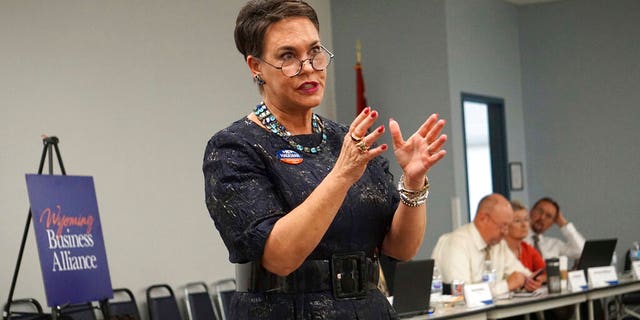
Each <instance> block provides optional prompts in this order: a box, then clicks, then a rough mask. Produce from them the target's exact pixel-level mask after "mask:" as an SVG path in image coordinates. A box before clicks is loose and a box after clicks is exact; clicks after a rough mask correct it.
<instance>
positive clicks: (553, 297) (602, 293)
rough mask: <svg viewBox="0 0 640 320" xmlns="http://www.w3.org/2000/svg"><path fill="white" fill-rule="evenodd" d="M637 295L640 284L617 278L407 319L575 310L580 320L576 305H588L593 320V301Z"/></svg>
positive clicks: (478, 318) (483, 319)
mask: <svg viewBox="0 0 640 320" xmlns="http://www.w3.org/2000/svg"><path fill="white" fill-rule="evenodd" d="M634 291H640V280H634V279H630V278H628V277H626V278H621V279H620V281H619V282H618V284H615V285H610V286H607V287H601V288H591V289H587V290H585V291H578V292H568V291H563V292H561V293H555V294H547V295H543V296H519V295H513V297H511V298H509V299H501V300H496V301H495V302H494V303H493V304H492V305H486V306H478V307H467V306H465V305H464V303H458V304H455V305H449V306H447V305H443V304H436V305H434V307H435V311H434V312H433V313H432V314H425V315H419V316H415V317H411V318H410V320H424V319H439V320H445V319H464V320H488V319H502V318H506V317H512V316H518V315H528V314H531V313H536V312H541V311H544V310H548V309H553V308H558V307H563V306H570V305H573V306H575V315H574V318H575V319H579V318H580V304H581V303H583V302H586V303H587V304H588V310H589V311H588V312H589V319H591V320H593V319H594V310H593V301H595V300H598V299H603V298H610V297H615V296H618V295H622V294H625V293H630V292H634Z"/></svg>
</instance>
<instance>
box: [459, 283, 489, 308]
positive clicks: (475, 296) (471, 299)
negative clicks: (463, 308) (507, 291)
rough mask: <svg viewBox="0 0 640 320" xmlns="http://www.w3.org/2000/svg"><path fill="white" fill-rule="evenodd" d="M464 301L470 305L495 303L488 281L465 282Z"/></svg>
mask: <svg viewBox="0 0 640 320" xmlns="http://www.w3.org/2000/svg"><path fill="white" fill-rule="evenodd" d="M464 301H465V303H466V304H467V306H468V307H477V306H484V305H489V304H493V296H492V295H491V289H490V288H489V283H488V282H481V283H474V284H465V285H464Z"/></svg>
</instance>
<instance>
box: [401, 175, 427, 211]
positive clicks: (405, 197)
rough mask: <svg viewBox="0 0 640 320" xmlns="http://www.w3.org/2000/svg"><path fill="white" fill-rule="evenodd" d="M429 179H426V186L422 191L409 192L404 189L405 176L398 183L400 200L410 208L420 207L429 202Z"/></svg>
mask: <svg viewBox="0 0 640 320" xmlns="http://www.w3.org/2000/svg"><path fill="white" fill-rule="evenodd" d="M429 186H430V185H429V178H427V177H426V176H425V177H424V186H422V188H421V189H420V190H409V189H406V188H405V187H404V174H403V175H402V176H401V177H400V181H398V193H400V200H401V201H402V203H404V204H405V205H406V206H408V207H418V206H421V205H423V204H424V203H425V202H427V197H429Z"/></svg>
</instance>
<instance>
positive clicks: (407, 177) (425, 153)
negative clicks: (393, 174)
mask: <svg viewBox="0 0 640 320" xmlns="http://www.w3.org/2000/svg"><path fill="white" fill-rule="evenodd" d="M444 125H445V120H443V119H438V115H437V114H432V115H431V116H429V118H427V120H426V121H425V122H424V123H423V124H422V125H421V126H420V128H419V129H418V130H417V131H416V132H415V133H414V134H413V135H411V136H410V137H409V138H408V139H407V140H404V139H403V138H402V132H401V130H400V125H399V124H398V122H396V121H395V120H393V119H389V130H390V132H391V138H392V141H393V149H394V153H395V155H396V160H397V161H398V165H400V168H402V171H403V173H404V181H403V183H404V185H405V187H406V188H408V189H411V190H419V189H420V188H422V186H423V185H424V176H425V175H426V174H427V171H428V170H429V169H431V167H433V166H434V165H435V164H436V163H437V162H438V161H440V159H442V158H443V157H444V156H445V155H446V154H447V151H446V150H444V149H442V146H443V145H444V143H445V142H446V141H447V135H445V134H441V132H442V128H444Z"/></svg>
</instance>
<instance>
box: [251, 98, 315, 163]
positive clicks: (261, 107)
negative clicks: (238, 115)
mask: <svg viewBox="0 0 640 320" xmlns="http://www.w3.org/2000/svg"><path fill="white" fill-rule="evenodd" d="M254 113H255V115H256V116H257V117H258V119H260V122H262V124H263V125H264V126H265V127H267V129H269V130H270V131H271V132H273V133H275V134H277V135H278V136H279V137H280V138H282V139H283V140H284V141H286V142H287V143H288V144H289V145H290V146H291V147H293V148H294V149H295V150H297V151H303V152H306V153H313V154H315V153H318V152H320V150H322V145H324V144H325V143H326V142H327V135H326V134H325V133H324V123H322V119H320V117H318V115H316V114H315V113H313V114H312V116H311V126H312V127H313V132H315V133H321V134H322V141H321V142H320V144H318V145H317V146H315V147H305V146H303V145H301V144H299V143H297V142H295V141H293V139H292V138H291V132H289V131H288V130H287V128H285V127H284V126H283V125H282V124H281V123H280V122H278V120H277V119H276V116H274V115H273V114H272V113H271V111H269V108H267V106H266V105H265V104H264V101H263V102H260V104H258V105H257V106H256V109H255V110H254Z"/></svg>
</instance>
